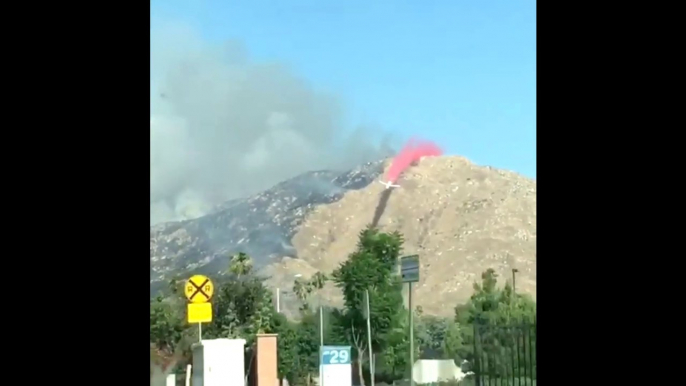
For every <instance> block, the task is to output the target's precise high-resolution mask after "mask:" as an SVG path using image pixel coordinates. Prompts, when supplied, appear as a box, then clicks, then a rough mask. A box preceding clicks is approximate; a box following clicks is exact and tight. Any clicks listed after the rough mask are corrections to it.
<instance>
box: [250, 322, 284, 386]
mask: <svg viewBox="0 0 686 386" xmlns="http://www.w3.org/2000/svg"><path fill="white" fill-rule="evenodd" d="M277 336H278V335H277V334H257V372H256V373H257V383H256V386H278V385H279V373H278V369H277V366H278V364H277V355H278V352H277V341H276V339H277Z"/></svg>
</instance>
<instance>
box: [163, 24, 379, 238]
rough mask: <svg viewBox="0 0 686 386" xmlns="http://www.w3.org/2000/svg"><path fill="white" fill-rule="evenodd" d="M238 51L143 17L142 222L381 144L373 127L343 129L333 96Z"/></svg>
mask: <svg viewBox="0 0 686 386" xmlns="http://www.w3.org/2000/svg"><path fill="white" fill-rule="evenodd" d="M246 52H247V51H246V49H245V48H244V47H243V46H242V45H241V44H238V43H236V42H226V43H224V44H216V45H213V44H210V43H208V42H205V41H203V40H202V39H201V38H199V36H198V34H196V33H195V32H194V31H193V30H192V29H191V28H188V27H187V26H184V25H183V24H182V23H173V22H162V23H161V22H159V20H151V31H150V76H151V101H150V108H151V116H150V223H151V225H153V224H156V223H160V222H164V221H173V220H181V219H188V218H195V217H199V216H202V215H203V214H205V213H207V212H208V211H210V210H211V209H212V208H213V207H215V206H216V205H218V204H220V203H221V202H223V201H225V200H228V199H232V198H238V197H244V196H247V195H249V194H253V193H256V192H258V191H261V190H263V189H267V188H269V187H271V186H273V185H274V184H276V183H278V182H280V181H283V180H285V179H287V178H290V177H293V176H295V175H298V174H300V173H302V172H306V171H311V170H320V169H333V170H346V169H348V168H350V167H353V166H355V165H358V164H360V163H363V162H366V161H371V160H377V159H380V158H382V157H384V156H387V155H388V154H389V152H390V149H389V147H388V146H387V145H386V144H387V143H388V139H389V138H387V136H385V135H382V133H381V132H379V131H378V130H372V129H367V128H362V127H360V128H356V129H355V130H352V133H350V132H348V133H347V134H346V133H345V132H344V130H343V127H342V124H341V122H342V114H343V113H342V106H341V104H340V103H339V102H338V101H337V100H336V98H334V97H332V96H330V95H325V94H321V93H318V92H316V91H314V90H313V89H312V87H310V85H308V83H307V82H305V81H304V80H302V79H301V78H299V77H298V76H296V75H295V74H293V73H292V72H291V71H290V70H289V69H288V68H287V67H286V66H284V65H282V64H279V63H254V62H251V61H250V60H249V58H248V56H247V53H246ZM331 76H336V75H335V74H331ZM349 131H350V130H349Z"/></svg>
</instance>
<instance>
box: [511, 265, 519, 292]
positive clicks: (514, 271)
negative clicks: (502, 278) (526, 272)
mask: <svg viewBox="0 0 686 386" xmlns="http://www.w3.org/2000/svg"><path fill="white" fill-rule="evenodd" d="M517 272H519V270H518V269H517V268H512V293H513V294H515V295H516V294H517V285H516V284H515V274H516V273H517Z"/></svg>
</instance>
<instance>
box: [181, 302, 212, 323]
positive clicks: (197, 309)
mask: <svg viewBox="0 0 686 386" xmlns="http://www.w3.org/2000/svg"><path fill="white" fill-rule="evenodd" d="M186 316H187V319H188V323H189V324H193V323H210V322H211V321H212V303H188V313H187V315H186Z"/></svg>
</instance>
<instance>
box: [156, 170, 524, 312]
mask: <svg viewBox="0 0 686 386" xmlns="http://www.w3.org/2000/svg"><path fill="white" fill-rule="evenodd" d="M386 166H387V163H381V162H378V163H370V164H366V165H363V166H361V167H359V168H357V169H356V170H353V171H350V172H347V173H334V172H330V171H326V172H313V173H306V174H304V175H302V176H299V177H296V178H295V179H292V180H289V181H285V182H283V183H281V184H279V185H277V186H275V187H274V188H272V189H270V190H268V191H266V192H263V193H261V194H259V195H257V196H255V197H251V198H248V199H245V200H234V201H232V202H229V203H227V204H226V205H225V206H224V207H222V208H219V209H218V211H217V212H215V213H213V214H210V215H208V216H205V217H202V218H199V219H196V220H191V221H186V222H180V223H168V224H162V225H159V226H156V227H152V228H151V231H150V236H151V244H150V259H151V292H154V291H156V290H157V289H159V288H160V285H161V284H163V283H164V282H165V281H166V280H168V279H169V278H171V277H172V276H173V275H175V274H178V273H183V272H186V271H188V270H197V271H200V272H205V273H208V274H210V275H217V274H218V272H220V271H223V270H225V268H226V266H227V264H228V256H230V255H231V254H232V253H234V252H237V251H244V252H246V253H248V254H250V255H251V256H253V257H254V258H255V265H256V267H257V268H259V270H260V272H261V273H262V274H263V275H265V276H266V277H268V280H267V283H268V284H269V285H271V286H273V287H280V288H284V289H290V288H291V287H292V283H293V279H294V277H295V275H296V274H301V275H303V276H304V277H307V276H309V275H311V274H313V273H314V272H316V271H323V272H327V273H328V272H330V271H332V270H333V269H334V268H335V267H336V266H337V265H338V264H339V263H340V262H342V261H343V260H344V259H345V258H346V256H347V255H348V253H350V252H351V251H352V250H353V249H354V248H355V244H356V242H357V236H358V234H359V232H360V230H361V229H363V228H364V227H365V226H366V225H367V224H369V223H371V222H372V221H373V218H374V217H377V218H378V217H379V215H380V218H379V220H378V226H379V228H380V229H381V230H383V231H394V230H398V231H400V232H401V233H403V235H404V236H405V239H406V243H405V253H406V254H419V255H420V259H421V280H420V282H419V283H418V284H417V285H416V286H415V292H414V293H415V299H416V304H418V305H421V306H422V307H423V309H424V310H425V312H427V313H431V314H450V313H452V309H453V307H454V306H455V305H456V304H457V303H458V302H462V301H464V300H465V299H466V298H468V297H469V296H470V294H471V292H472V285H473V283H474V282H475V281H476V280H477V279H478V277H479V275H480V273H481V272H482V271H484V270H485V269H487V268H494V269H496V271H497V272H498V273H499V274H501V275H503V276H505V277H507V278H510V277H511V269H512V268H517V269H518V270H519V273H518V274H517V291H523V292H527V293H531V294H532V295H534V296H535V290H536V269H535V268H536V183H535V181H533V180H530V179H528V178H525V177H522V176H520V175H518V174H516V173H512V172H507V171H502V170H498V169H494V168H490V167H482V166H477V165H474V164H472V163H470V162H469V161H467V160H466V159H464V158H462V157H438V158H426V159H424V160H423V161H422V162H421V163H420V165H418V166H416V167H414V168H411V169H410V170H409V171H408V172H407V173H406V174H405V176H404V177H403V178H402V179H401V181H400V184H401V186H402V187H401V188H399V189H395V190H393V191H384V187H383V186H382V185H380V184H370V182H372V181H373V180H374V179H375V178H378V176H379V175H380V173H381V171H382V170H383V168H384V167H386ZM389 193H390V195H389ZM382 194H385V195H386V197H385V198H386V199H387V204H386V205H385V208H384V209H385V210H383V211H382V210H380V209H379V201H380V198H382ZM323 297H324V300H323V301H324V302H325V303H329V304H330V303H333V304H339V302H340V295H339V294H338V291H337V290H336V289H335V288H333V287H332V286H329V287H328V288H326V290H325V294H324V296H323ZM282 308H286V309H289V310H292V309H293V308H295V302H294V299H293V298H292V296H291V295H289V294H288V293H285V294H284V295H283V296H282Z"/></svg>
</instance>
